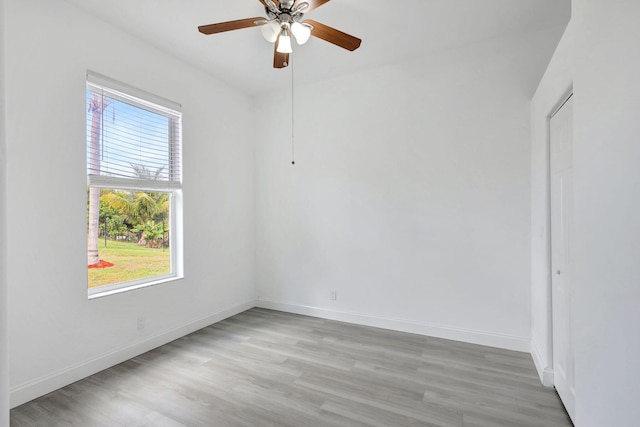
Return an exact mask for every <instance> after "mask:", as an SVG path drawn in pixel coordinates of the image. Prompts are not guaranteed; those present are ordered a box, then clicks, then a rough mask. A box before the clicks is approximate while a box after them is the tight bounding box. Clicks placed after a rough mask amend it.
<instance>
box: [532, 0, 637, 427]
mask: <svg viewBox="0 0 640 427" xmlns="http://www.w3.org/2000/svg"><path fill="white" fill-rule="evenodd" d="M573 6H574V7H573V18H572V22H571V24H570V31H569V32H568V34H567V35H565V40H563V43H566V44H568V47H567V48H562V49H560V50H559V51H558V52H557V54H556V56H555V57H554V60H553V62H552V64H551V66H550V68H549V70H548V72H547V75H546V76H545V78H544V79H543V81H542V83H541V85H540V88H539V89H538V92H537V94H536V96H535V97H534V100H533V108H532V112H533V117H532V119H533V126H534V127H535V128H537V129H538V131H537V132H534V133H533V136H534V138H533V141H532V143H533V151H534V162H533V163H532V165H533V167H532V174H533V179H532V183H533V191H534V193H537V194H539V195H540V197H542V195H543V194H544V192H545V191H546V188H545V186H546V183H545V179H544V177H543V174H545V173H546V170H544V167H541V163H540V161H541V157H540V156H541V153H543V152H544V150H545V149H546V148H545V147H546V145H547V144H548V141H547V137H546V135H545V132H544V126H545V125H544V123H545V121H546V115H547V114H548V113H549V110H548V107H549V105H551V103H552V99H553V98H555V99H558V98H559V97H561V96H562V93H563V90H566V86H567V82H568V81H569V79H571V80H573V89H574V94H575V95H574V138H575V141H574V171H575V172H574V173H575V175H574V187H575V199H574V215H575V239H574V242H575V244H574V247H573V249H574V251H573V252H574V268H575V271H574V277H575V284H574V289H575V290H574V320H575V322H574V324H575V329H574V336H575V342H574V346H575V381H576V384H575V386H576V388H575V393H576V421H577V425H579V426H603V425H615V426H633V425H637V420H638V419H639V418H640V406H638V384H640V367H639V366H638V363H637V361H638V360H640V340H639V339H638V336H639V335H640V334H639V333H640V310H639V309H638V301H640V286H638V283H640V262H638V254H640V215H639V213H640V192H639V191H640V173H639V172H638V171H639V169H638V159H640V144H639V143H638V135H640V119H639V117H640V82H639V80H638V75H640V57H639V56H638V55H637V52H638V49H639V48H640V27H638V25H637V23H638V22H639V20H640V3H638V2H636V1H621V0H617V1H606V2H605V1H599V0H590V1H580V2H574V5H573ZM536 153H537V154H536ZM536 157H538V160H537V161H536V160H535V158H536ZM533 214H534V217H533V218H532V220H533V225H532V226H533V227H534V230H533V233H534V239H535V234H536V232H539V231H540V227H541V224H543V223H544V222H545V220H544V218H543V216H545V215H546V213H545V212H544V209H539V210H537V211H535V210H534V211H533ZM545 234H546V233H545ZM541 247H542V244H541V245H540V246H539V247H538V250H537V253H534V254H532V255H533V256H534V257H538V258H540V259H542V258H543V257H544V255H543V254H542V251H541V250H540V249H541ZM534 251H536V249H535V246H534ZM542 268H543V266H542V265H541V263H538V264H536V263H535V262H534V270H535V269H538V270H539V271H538V272H537V273H536V272H535V271H534V276H536V275H538V276H539V277H542V276H544V274H545V273H544V272H543V271H542ZM533 286H534V289H533V292H534V293H540V294H543V293H545V292H548V291H547V289H546V288H547V284H546V283H545V282H544V281H543V280H534V281H533ZM538 288H539V289H538ZM542 288H545V289H542ZM545 310H547V311H548V306H547V305H545V304H539V305H537V306H536V305H535V302H534V307H533V314H534V319H535V318H536V316H537V317H539V318H544V317H545V316H547V315H548V313H547V312H546V311H545ZM547 333H548V331H547ZM533 339H534V341H536V340H537V341H543V342H544V341H548V340H549V339H550V337H549V336H545V328H540V330H539V331H538V332H534V336H533ZM542 347H544V344H543V343H540V345H539V348H540V349H541V351H542ZM546 356H547V359H548V355H546Z"/></svg>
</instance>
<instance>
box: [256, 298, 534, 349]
mask: <svg viewBox="0 0 640 427" xmlns="http://www.w3.org/2000/svg"><path fill="white" fill-rule="evenodd" d="M256 306H257V307H261V308H267V309H272V310H278V311H285V312H289V313H295V314H303V315H307V316H313V317H320V318H322V319H330V320H338V321H341V322H348V323H355V324H358V325H365V326H373V327H377V328H383V329H391V330H394V331H402V332H410V333H414V334H419V335H426V336H430V337H437V338H444V339H450V340H455V341H462V342H468V343H471V344H479V345H486V346H490V347H497V348H503V349H507V350H515V351H523V352H527V353H529V352H530V351H531V342H530V338H529V337H518V336H511V335H504V334H496V333H492V332H485V331H477V330H473V329H464V328H455V327H451V326H446V325H438V324H433V323H421V322H412V321H409V320H404V319H393V318H388V317H380V316H373V315H370V314H362V313H353V312H348V311H340V310H331V309H327V308H321V307H311V306H306V305H300V304H293V303H287V302H281V301H274V300H270V299H268V298H258V301H257V303H256Z"/></svg>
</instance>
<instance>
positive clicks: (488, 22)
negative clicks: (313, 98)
mask: <svg viewBox="0 0 640 427" xmlns="http://www.w3.org/2000/svg"><path fill="white" fill-rule="evenodd" d="M67 1H69V2H70V3H73V4H75V5H77V6H78V7H80V8H82V9H85V10H86V11H88V12H89V13H91V14H93V15H96V16H99V17H101V18H102V19H104V20H106V21H108V22H111V23H112V24H114V25H116V26H118V27H120V28H122V29H123V30H125V31H127V32H129V33H131V34H133V35H135V36H137V37H139V38H141V39H144V40H146V41H147V42H149V43H151V44H153V45H155V46H157V47H159V48H161V49H163V50H165V51H167V52H169V53H171V54H172V55H174V56H176V57H178V58H180V59H181V60H183V61H185V62H188V63H190V64H192V65H194V66H196V67H198V68H200V69H203V70H205V71H206V72H208V73H210V74H212V75H214V76H216V77H218V78H220V79H221V80H223V81H226V82H227V83H229V84H230V85H232V86H234V87H236V88H238V89H240V90H242V91H245V92H247V93H249V94H256V93H260V92H264V91H265V90H269V89H272V88H274V87H278V86H280V85H282V84H286V82H287V81H289V82H290V80H288V79H285V78H283V76H285V75H287V76H288V75H289V74H287V73H288V71H286V70H275V69H273V68H272V63H273V47H272V45H270V44H269V43H267V42H266V41H265V40H264V39H263V38H262V36H261V34H260V29H259V28H248V29H243V30H236V31H231V32H227V33H220V34H215V35H208V36H205V35H203V34H200V33H199V32H198V30H197V26H198V25H203V24H211V23H216V22H222V21H230V20H235V19H242V18H251V17H262V16H264V7H263V6H262V5H261V3H260V2H259V1H258V0H162V1H158V0H135V1H132V0H109V1H105V0H67ZM570 8H571V5H570V0H399V1H391V0H331V1H330V2H329V3H326V4H325V5H323V6H321V7H319V8H318V9H316V10H313V11H312V12H310V13H308V14H307V15H306V16H307V17H308V18H310V19H314V20H316V21H319V22H322V23H324V24H326V25H329V26H332V27H334V28H337V29H339V30H341V31H344V32H346V33H349V34H352V35H354V36H356V37H359V38H361V39H362V40H363V42H362V46H361V47H360V48H359V49H358V50H356V51H355V52H349V51H346V50H344V49H341V48H339V47H336V46H334V45H331V44H329V43H327V42H325V41H323V40H320V39H316V38H313V37H312V38H311V40H310V41H309V42H308V43H307V44H305V45H304V46H296V45H295V43H294V54H293V58H292V62H294V63H295V73H296V80H299V79H304V80H305V81H317V80H320V79H323V78H327V77H330V76H333V75H338V74H344V73H351V72H355V71H358V70H362V69H364V68H373V67H378V66H382V65H385V64H390V63H393V62H397V61H402V60H408V59H410V58H414V57H421V56H425V55H428V54H429V53H430V52H434V51H437V50H440V49H444V48H451V47H455V46H462V45H467V44H469V43H473V42H477V41H482V40H488V39H492V38H496V37H500V36H507V35H518V34H522V33H528V32H534V31H538V30H542V29H548V28H553V27H559V26H562V25H565V24H566V23H567V22H568V20H569V16H570Z"/></svg>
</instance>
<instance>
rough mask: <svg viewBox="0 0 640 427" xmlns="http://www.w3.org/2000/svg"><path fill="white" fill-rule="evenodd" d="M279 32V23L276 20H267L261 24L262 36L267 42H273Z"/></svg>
mask: <svg viewBox="0 0 640 427" xmlns="http://www.w3.org/2000/svg"><path fill="white" fill-rule="evenodd" d="M279 34H280V23H279V22H278V21H269V22H267V23H266V24H264V25H263V26H262V37H264V39H265V40H266V41H268V42H269V43H274V42H275V41H276V40H277V39H278V35H279Z"/></svg>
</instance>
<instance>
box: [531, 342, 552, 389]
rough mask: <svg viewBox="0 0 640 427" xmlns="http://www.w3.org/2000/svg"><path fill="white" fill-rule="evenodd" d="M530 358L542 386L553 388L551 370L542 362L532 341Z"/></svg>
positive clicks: (542, 359)
mask: <svg viewBox="0 0 640 427" xmlns="http://www.w3.org/2000/svg"><path fill="white" fill-rule="evenodd" d="M531 357H532V358H533V364H534V365H535V366H536V370H537V371H538V376H539V377H540V382H542V385H543V386H545V387H553V369H552V368H550V367H549V366H548V365H547V364H546V363H545V362H544V358H543V357H542V354H541V353H540V349H539V348H538V346H537V345H536V343H535V342H534V341H531Z"/></svg>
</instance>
